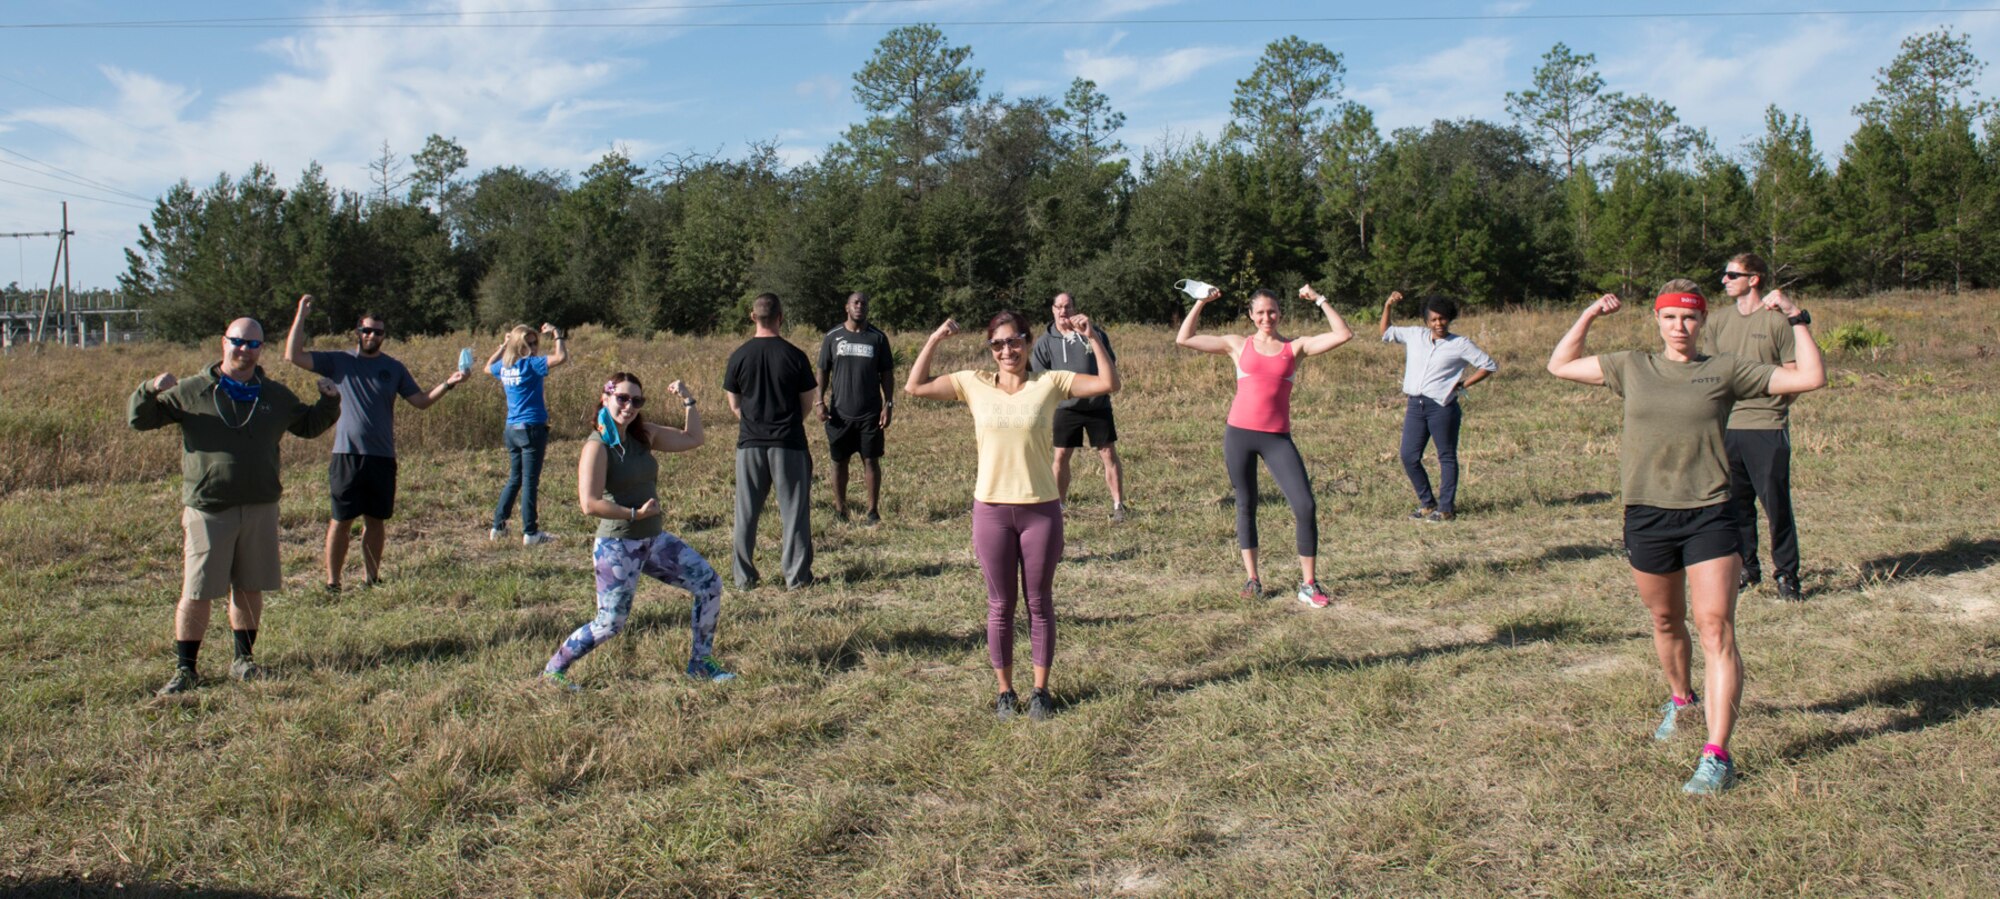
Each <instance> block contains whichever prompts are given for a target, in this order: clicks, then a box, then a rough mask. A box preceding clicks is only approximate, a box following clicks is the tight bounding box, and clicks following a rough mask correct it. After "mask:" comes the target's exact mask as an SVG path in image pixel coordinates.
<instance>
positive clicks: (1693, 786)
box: [1681, 755, 1736, 796]
mask: <svg viewBox="0 0 2000 899" xmlns="http://www.w3.org/2000/svg"><path fill="white" fill-rule="evenodd" d="M1733 786H1736V763H1735V762H1725V761H1723V760H1722V759H1719V758H1716V757H1715V756H1712V755H1704V756H1702V757H1701V763H1700V764H1698V765H1696V766H1694V776H1693V777H1690V778H1688V782H1687V783H1685V784H1682V785H1681V792H1683V793H1687V794H1690V795H1694V796H1712V795H1715V794H1716V793H1720V792H1722V791H1723V790H1727V789H1729V788H1730V787H1733Z"/></svg>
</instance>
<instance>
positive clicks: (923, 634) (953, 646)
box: [778, 627, 986, 672]
mask: <svg viewBox="0 0 2000 899" xmlns="http://www.w3.org/2000/svg"><path fill="white" fill-rule="evenodd" d="M985 648H986V633H985V632H984V631H979V632H976V633H966V634H954V633H951V632H948V631H940V630H935V629H933V628H927V627H918V628H908V629H902V630H894V631H890V632H888V633H882V634H865V633H864V634H855V635H854V636H851V637H848V638H847V639H844V640H840V641H837V642H825V643H820V644H818V645H816V646H808V647H804V648H800V649H794V650H788V651H786V652H783V653H780V654H779V655H778V658H780V659H783V660H785V661H788V662H794V663H798V664H804V665H811V666H813V667H815V668H822V669H825V670H828V671H833V672H842V671H852V670H854V669H856V668H859V667H861V665H862V663H863V662H864V661H866V660H867V657H868V656H869V655H870V654H875V655H886V654H889V653H908V654H910V655H917V656H933V657H935V656H950V655H957V654H960V653H966V652H972V651H975V650H983V649H985Z"/></svg>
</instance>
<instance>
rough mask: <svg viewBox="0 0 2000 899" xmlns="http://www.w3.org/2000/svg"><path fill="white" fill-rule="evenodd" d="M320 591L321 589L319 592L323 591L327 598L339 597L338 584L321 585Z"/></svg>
mask: <svg viewBox="0 0 2000 899" xmlns="http://www.w3.org/2000/svg"><path fill="white" fill-rule="evenodd" d="M320 589H321V590H324V591H326V595H328V596H339V595H340V585H339V584H321V585H320Z"/></svg>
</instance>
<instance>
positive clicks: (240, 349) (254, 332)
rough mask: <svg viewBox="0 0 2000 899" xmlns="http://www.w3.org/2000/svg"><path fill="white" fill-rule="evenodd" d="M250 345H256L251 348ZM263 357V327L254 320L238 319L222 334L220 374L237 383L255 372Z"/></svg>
mask: <svg viewBox="0 0 2000 899" xmlns="http://www.w3.org/2000/svg"><path fill="white" fill-rule="evenodd" d="M251 344H256V345H255V346H251ZM263 355H264V326H263V325H260V324H258V323H257V320H256V319H254V318H239V319H237V320H235V321H233V322H230V323H229V327H228V329H227V330H224V331H223V332H222V373H223V374H226V375H228V376H230V377H232V378H235V379H237V380H239V381H242V380H247V379H248V378H249V377H250V375H251V374H252V373H254V372H256V370H257V360H258V359H260V358H263Z"/></svg>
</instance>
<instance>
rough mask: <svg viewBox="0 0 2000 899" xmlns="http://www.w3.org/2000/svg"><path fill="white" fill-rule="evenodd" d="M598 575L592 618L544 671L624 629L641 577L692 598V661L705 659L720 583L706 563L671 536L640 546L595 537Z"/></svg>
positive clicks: (562, 667) (558, 668) (564, 666)
mask: <svg viewBox="0 0 2000 899" xmlns="http://www.w3.org/2000/svg"><path fill="white" fill-rule="evenodd" d="M591 557H592V559H593V560H594V567H595V568H596V569H597V617H596V618H593V619H591V620H590V621H589V622H588V623H586V624H584V625H583V626H582V627H579V628H577V629H576V632H575V633H572V634H570V635H569V639H567V640H564V641H563V643H562V646H560V647H558V648H557V649H556V654H555V655H553V656H550V657H549V664H548V667H547V668H546V669H545V670H547V671H554V672H562V671H567V670H569V666H571V665H574V664H576V660H577V659H580V658H583V656H584V655H585V654H587V653H589V652H590V651H591V650H593V649H596V648H597V645H598V644H600V643H603V642H604V641H606V640H609V639H611V638H612V637H615V636H617V635H618V632H619V631H621V630H624V629H625V620H626V619H627V618H629V617H631V615H632V595H633V593H635V592H637V590H638V587H639V575H641V574H644V575H647V576H649V577H652V578H654V579H655V580H658V581H660V582H662V583H665V584H670V585H673V586H675V587H679V588H681V589H683V590H686V591H688V592H689V593H692V594H694V613H693V615H692V616H691V618H692V623H693V629H694V652H693V654H692V655H691V656H690V657H689V658H690V660H691V661H699V660H701V659H703V658H706V657H708V655H709V654H710V653H712V652H713V651H714V648H715V617H716V613H717V612H718V611H719V610H720V607H721V605H722V579H721V578H719V577H717V576H716V574H715V569H714V568H712V567H710V566H709V564H708V560H707V559H704V558H702V557H701V553H698V552H695V550H694V547H691V546H689V545H687V544H685V543H682V542H681V539H680V538H679V537H676V536H674V535H672V534H659V535H657V536H653V537H647V538H645V539H644V540H622V539H619V538H616V537H599V538H598V539H597V540H596V542H595V543H593V544H592V547H591Z"/></svg>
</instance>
